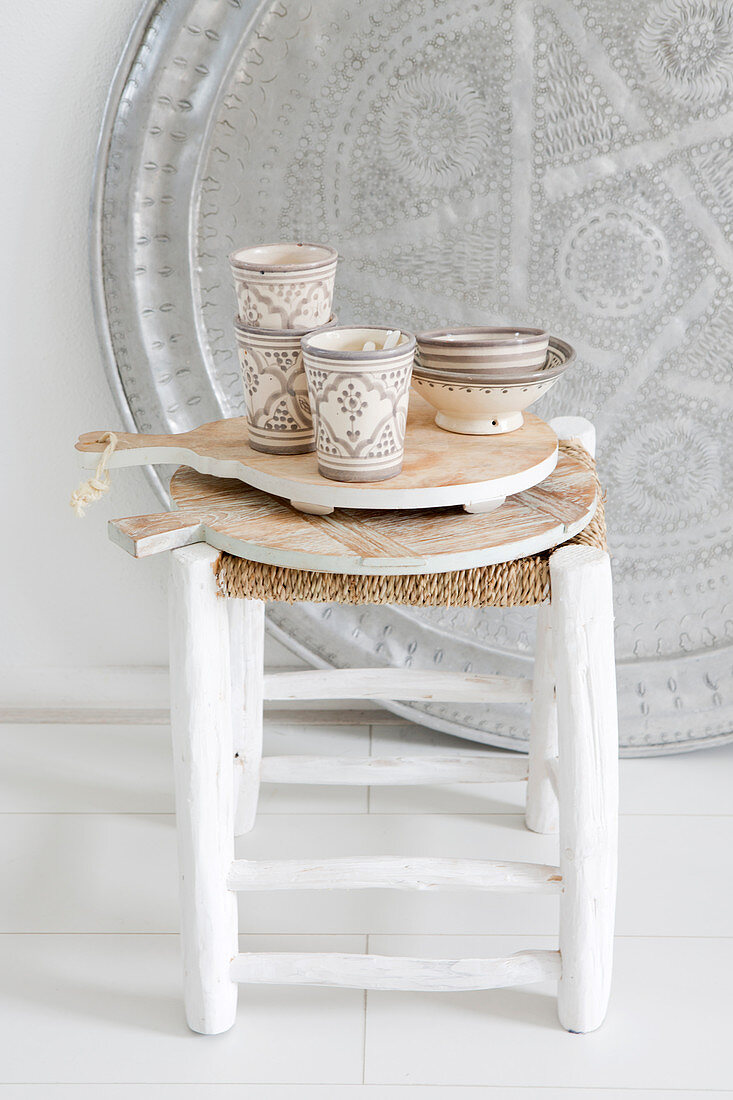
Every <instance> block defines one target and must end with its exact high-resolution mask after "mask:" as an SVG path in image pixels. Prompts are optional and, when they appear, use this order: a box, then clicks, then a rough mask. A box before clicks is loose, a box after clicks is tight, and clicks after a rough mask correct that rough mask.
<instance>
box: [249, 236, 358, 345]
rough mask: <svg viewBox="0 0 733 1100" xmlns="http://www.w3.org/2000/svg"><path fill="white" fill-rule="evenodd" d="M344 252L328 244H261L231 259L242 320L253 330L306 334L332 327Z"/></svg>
mask: <svg viewBox="0 0 733 1100" xmlns="http://www.w3.org/2000/svg"><path fill="white" fill-rule="evenodd" d="M337 262H338V253H337V252H336V250H335V249H334V248H331V247H330V245H327V244H261V245H256V246H255V247H253V248H239V249H237V251H236V252H232V254H231V256H230V257H229V263H230V264H231V269H232V275H233V276H234V286H235V289H236V292H237V305H238V307H239V320H240V321H241V322H242V324H244V325H247V327H248V328H264V329H289V330H291V331H292V330H294V329H304V330H306V331H307V330H310V329H314V328H319V327H320V326H321V325H325V324H327V323H328V319H329V317H330V316H331V306H332V304H333V284H334V280H335V278H336V264H337Z"/></svg>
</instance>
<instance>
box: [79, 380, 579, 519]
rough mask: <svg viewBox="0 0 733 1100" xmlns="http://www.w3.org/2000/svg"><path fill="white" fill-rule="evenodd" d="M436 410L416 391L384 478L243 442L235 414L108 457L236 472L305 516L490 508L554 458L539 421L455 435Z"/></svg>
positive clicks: (100, 445) (88, 445) (90, 457)
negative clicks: (349, 479)
mask: <svg viewBox="0 0 733 1100" xmlns="http://www.w3.org/2000/svg"><path fill="white" fill-rule="evenodd" d="M433 417H434V412H433V410H432V409H431V407H430V406H429V405H428V404H427V402H426V401H423V399H422V398H421V397H418V396H417V395H416V394H413V395H412V397H411V400H410V411H409V415H408V418H407V432H406V437H405V460H404V464H403V468H402V473H400V474H398V475H397V477H393V478H391V479H390V480H389V481H386V482H384V481H382V482H373V483H368V482H364V483H346V482H340V481H331V480H329V479H328V478H325V477H322V476H321V474H319V472H318V463H317V459H316V455H315V453H313V454H307V455H269V454H263V453H262V452H261V451H255V450H253V449H252V448H251V447H250V446H249V444H248V442H247V421H246V420H245V419H244V418H242V417H233V418H230V419H227V420H216V421H213V422H212V423H210V424H202V425H201V426H200V427H198V428H194V429H193V430H192V431H190V432H184V433H182V434H180V435H136V434H134V433H131V432H120V433H119V434H118V442H117V447H116V450H115V451H114V453H113V454H112V456H111V458H110V460H109V466H110V468H113V467H116V466H142V465H148V464H159V463H166V464H167V463H171V462H175V463H182V464H184V465H186V466H191V467H192V468H193V469H194V470H197V471H198V472H199V473H201V474H214V475H216V476H218V477H235V478H238V479H239V480H240V481H244V482H246V483H247V484H248V485H252V486H253V487H254V488H255V489H262V490H264V491H265V492H267V493H272V495H273V496H277V497H284V498H285V499H286V500H289V501H290V503H291V504H292V505H293V506H294V507H295V508H298V509H299V510H300V511H303V512H315V513H318V514H320V515H325V514H327V513H329V512H332V511H333V510H334V508H364V509H420V508H442V507H447V506H449V505H456V504H460V505H462V506H463V507H464V508H465V510H466V511H467V512H488V511H492V510H493V509H494V508H498V507H499V506H500V505H501V504H503V502H504V500H505V498H506V497H508V496H513V495H514V494H515V493H521V492H522V491H523V490H524V489H530V488H531V487H532V486H533V485H537V484H539V482H541V481H544V480H545V478H546V477H548V476H549V475H550V474H551V473H552V471H553V470H554V469H555V466H556V464H557V436H556V435H555V432H554V431H553V430H552V428H551V427H550V426H549V425H548V424H545V422H544V420H540V418H539V417H537V416H533V415H532V414H531V413H525V414H524V423H523V425H522V427H521V428H518V429H517V430H516V431H514V432H507V433H506V434H504V435H492V436H475V435H456V434H454V433H452V432H444V431H441V429H440V428H437V427H436V426H435V424H434V423H433ZM106 440H107V434H106V433H105V432H87V433H85V434H84V435H82V436H81V437H80V439H79V442H78V443H77V445H76V446H77V450H78V451H80V452H81V453H82V455H83V460H82V461H83V462H84V463H85V465H87V466H94V465H95V464H96V462H97V457H98V455H99V452H101V451H103V450H104V448H105V446H106Z"/></svg>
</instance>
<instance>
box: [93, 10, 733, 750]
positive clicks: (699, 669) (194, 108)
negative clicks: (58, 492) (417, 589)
mask: <svg viewBox="0 0 733 1100" xmlns="http://www.w3.org/2000/svg"><path fill="white" fill-rule="evenodd" d="M732 99H733V9H732V8H731V7H730V5H720V4H717V3H716V2H715V0H653V2H648V0H642V2H641V3H637V2H632V0H624V2H623V3H618V2H617V0H599V2H598V3H596V4H593V5H591V6H588V5H583V4H581V3H579V2H571V0H558V2H556V3H553V4H542V3H539V2H534V3H533V2H532V0H512V2H509V0H507V2H504V3H502V2H500V0H494V2H491V0H487V2H486V3H485V4H481V5H478V4H470V5H468V4H462V3H459V2H458V0H452V2H445V0H373V2H372V3H370V4H357V3H354V2H352V3H351V4H346V3H344V0H319V3H318V4H317V5H316V4H313V3H311V2H310V0H294V2H292V3H291V2H287V3H286V2H283V0H276V2H274V3H273V2H272V0H266V2H264V3H254V2H251V0H177V2H176V3H171V2H168V3H153V4H150V5H148V7H147V8H146V9H145V10H144V11H143V13H142V15H141V17H140V19H139V21H138V23H137V25H136V27H135V28H134V31H133V34H132V37H131V40H130V43H129V45H128V48H127V50H126V53H125V55H124V57H123V59H122V61H121V64H120V67H119V71H118V74H117V76H116V79H115V83H114V86H113V88H112V90H111V94H110V100H109V105H108V110H107V114H106V119H105V123H104V127H103V131H102V135H101V141H100V148H99V157H98V170H97V177H96V183H95V200H94V210H93V219H92V223H93V224H92V254H93V266H94V277H95V294H96V301H97V314H98V318H99V326H100V333H101V337H102V340H103V343H104V346H105V349H106V353H107V359H108V364H109V372H110V379H111V383H112V386H113V389H114V392H115V394H116V396H117V400H118V404H119V406H120V409H121V411H122V413H123V417H124V420H125V422H126V426H127V427H129V428H131V429H132V428H136V429H137V430H139V431H146V432H156V431H157V432H164V431H177V432H180V431H185V430H187V429H189V428H192V427H194V426H196V425H197V424H201V423H203V422H204V421H207V420H211V419H215V418H216V417H217V416H220V415H222V414H223V415H227V416H230V415H239V414H241V413H242V395H241V390H240V381H239V371H238V368H237V359H236V354H235V350H234V334H233V327H232V315H233V312H234V295H233V291H232V289H231V287H230V279H229V273H228V270H227V254H228V252H229V251H230V250H231V249H232V248H233V247H234V246H235V245H238V244H242V243H248V242H251V241H263V240H270V239H272V240H277V239H304V240H325V241H328V242H330V243H332V244H334V245H335V246H336V247H337V248H338V250H339V252H340V253H341V256H342V260H341V264H340V268H339V273H338V278H337V301H336V305H337V309H338V312H339V316H340V317H341V319H342V320H343V321H345V322H350V321H355V320H364V319H367V320H369V321H373V322H382V321H384V322H389V323H390V324H393V325H401V326H403V327H405V328H409V329H412V330H413V331H414V330H415V329H425V328H433V327H436V326H438V325H444V324H455V323H467V324H482V323H486V322H487V321H492V322H502V321H516V322H522V321H523V322H531V323H542V324H544V325H546V326H547V327H549V328H550V329H551V330H552V331H553V332H560V333H562V334H563V336H566V337H567V338H568V339H569V340H570V341H571V342H572V343H573V344H575V345H576V347H577V348H578V349H579V353H580V356H579V358H580V362H579V364H578V365H577V366H576V368H575V370H574V371H571V372H569V374H568V376H567V378H566V379H564V380H563V382H562V384H561V385H559V386H557V387H556V388H555V389H554V390H553V391H552V394H551V395H548V397H547V398H546V399H544V401H543V402H541V403H540V404H539V405H538V406H537V411H538V412H539V413H540V415H542V416H544V417H545V418H548V417H550V416H554V415H557V414H559V413H560V412H566V413H575V414H580V415H583V416H587V417H588V418H589V419H591V420H593V421H594V422H595V423H596V425H597V427H598V431H599V455H600V466H601V473H602V476H603V478H604V480H605V483H606V485H607V487H608V519H609V528H610V531H611V533H612V549H613V552H614V557H615V580H616V609H617V653H618V662H619V666H618V667H619V688H620V706H621V731H622V740H623V748H624V751H625V752H626V753H628V754H637V755H638V754H644V753H656V752H670V751H679V750H683V749H690V748H695V747H697V746H700V745H705V744H710V743H711V742H714V741H721V740H725V739H729V738H731V736H733V733H732V731H733V647H732V645H731V643H732V642H733V585H732V584H731V532H732V526H731V512H730V505H731V496H732V494H731V464H730V462H729V461H727V452H728V450H729V447H728V446H726V444H727V443H729V441H730V438H731V410H732V408H733V401H732V394H731V366H730V348H731V346H732V344H733V306H732V305H731V299H730V273H731V269H732V268H733V245H731V241H730V227H731V224H732V223H733V157H732V156H731V148H732V145H733V142H732V137H731V132H732V120H733V102H732ZM724 459H725V461H724ZM151 477H153V478H157V475H156V474H155V473H154V472H152V471H151ZM157 484H158V487H159V488H160V491H161V494H162V495H165V487H164V481H163V480H160V479H158V480H157ZM532 623H533V616H532V614H531V613H523V612H519V611H517V612H515V613H512V614H507V613H497V614H491V613H486V612H481V613H476V614H473V613H470V612H466V611H455V610H448V611H444V610H440V611H434V612H432V613H424V612H423V613H420V614H418V613H417V612H414V613H413V612H410V611H409V610H404V609H403V610H399V609H394V610H390V609H384V608H373V609H359V608H353V607H338V606H333V607H331V606H328V607H319V606H312V607H305V608H304V607H300V608H298V609H293V608H290V607H285V606H277V607H273V609H272V610H271V613H270V626H271V629H273V630H274V631H275V632H276V634H277V635H278V636H279V637H280V638H281V639H282V640H284V641H285V642H286V643H287V644H288V645H289V646H290V647H291V648H292V649H293V650H295V651H296V652H298V653H300V654H302V655H304V656H306V657H307V658H308V659H309V660H311V661H312V662H313V663H315V664H328V665H348V664H352V663H359V664H362V665H363V664H372V665H377V666H378V665H405V664H407V665H414V666H416V667H439V668H445V669H450V668H454V669H473V670H475V671H477V672H507V673H509V674H512V673H521V672H526V671H527V668H528V664H529V661H530V657H531V650H532ZM394 709H396V710H398V709H399V710H400V711H402V712H405V713H408V714H411V715H413V716H414V717H420V718H421V719H422V720H423V721H425V722H427V723H428V724H430V725H433V726H435V727H436V728H439V729H444V730H449V731H450V732H453V733H457V734H461V735H463V736H467V737H471V738H474V739H476V740H479V741H485V742H488V743H491V744H497V745H506V746H510V747H514V748H521V747H522V746H523V744H524V741H525V738H526V719H527V716H526V714H524V713H521V712H519V711H517V710H514V709H506V710H504V711H501V712H499V713H497V712H494V711H492V713H491V714H486V713H483V712H482V711H481V710H480V709H479V708H476V707H470V706H463V705H461V706H449V705H433V706H421V705H415V706H409V707H407V706H400V707H395V708H394ZM416 711H419V712H420V713H419V715H416V714H415V712H416Z"/></svg>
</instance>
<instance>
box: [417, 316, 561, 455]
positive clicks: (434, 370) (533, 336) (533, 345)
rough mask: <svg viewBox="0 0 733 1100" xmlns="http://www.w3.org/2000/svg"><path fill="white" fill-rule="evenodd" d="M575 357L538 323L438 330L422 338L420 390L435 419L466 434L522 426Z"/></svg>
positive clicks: (482, 433)
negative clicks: (529, 409)
mask: <svg viewBox="0 0 733 1100" xmlns="http://www.w3.org/2000/svg"><path fill="white" fill-rule="evenodd" d="M574 358H575V352H574V351H573V349H572V348H571V347H570V345H569V344H566V343H565V341H564V340H559V339H557V337H554V336H550V335H549V334H548V333H547V332H545V331H544V330H543V329H538V328H506V327H505V328H454V329H435V330H434V331H432V332H423V333H420V334H419V335H418V337H417V356H416V360H415V367H414V370H413V374H412V385H413V387H414V389H415V390H416V391H417V392H418V393H419V394H420V395H421V396H422V397H424V398H425V400H426V401H427V402H428V403H429V404H430V405H432V406H433V408H434V409H435V410H436V414H435V423H436V424H437V425H438V427H440V428H444V429H445V430H446V431H449V432H458V433H460V434H462V435H499V434H501V433H503V432H512V431H515V430H516V429H517V428H521V426H522V424H523V423H524V417H523V415H522V412H523V410H524V409H526V408H527V407H528V406H529V405H531V404H532V403H533V402H534V401H536V400H537V399H538V398H539V397H541V396H542V395H543V394H545V393H547V391H548V390H549V389H550V387H551V386H553V385H554V384H555V382H556V381H557V380H558V378H559V377H560V375H561V374H562V373H563V372H564V371H565V370H567V368H568V367H569V366H570V364H571V363H572V361H573V359H574Z"/></svg>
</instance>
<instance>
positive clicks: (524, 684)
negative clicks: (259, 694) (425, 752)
mask: <svg viewBox="0 0 733 1100" xmlns="http://www.w3.org/2000/svg"><path fill="white" fill-rule="evenodd" d="M531 698H532V682H531V681H530V680H526V679H522V678H520V677H513V676H470V675H464V674H463V673H460V672H433V671H432V670H426V669H411V668H329V669H313V670H311V669H308V670H307V671H305V672H271V673H268V674H267V675H266V676H265V699H267V700H268V701H273V700H280V701H282V700H291V701H294V702H302V701H304V700H306V699H405V700H418V699H423V700H432V701H435V700H443V701H446V702H457V701H458V700H463V701H465V702H474V703H485V702H494V703H520V702H529V701H530V700H531Z"/></svg>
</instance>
